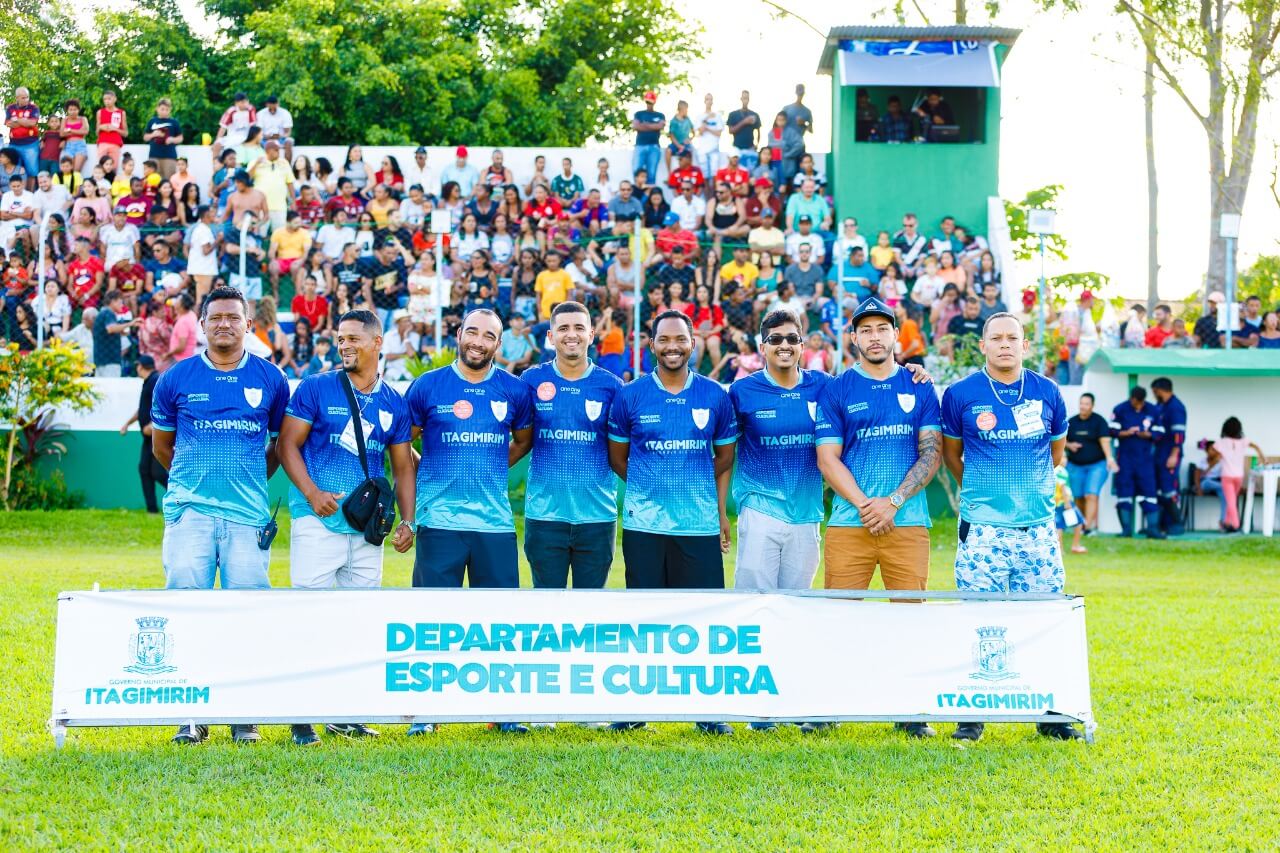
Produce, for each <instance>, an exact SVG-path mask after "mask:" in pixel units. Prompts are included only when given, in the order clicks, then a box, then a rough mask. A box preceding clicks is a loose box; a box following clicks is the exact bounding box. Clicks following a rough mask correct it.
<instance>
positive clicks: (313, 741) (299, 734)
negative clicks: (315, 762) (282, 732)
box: [289, 723, 320, 746]
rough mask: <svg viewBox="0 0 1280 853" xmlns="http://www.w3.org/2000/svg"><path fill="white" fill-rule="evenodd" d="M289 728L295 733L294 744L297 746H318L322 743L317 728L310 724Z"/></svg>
mask: <svg viewBox="0 0 1280 853" xmlns="http://www.w3.org/2000/svg"><path fill="white" fill-rule="evenodd" d="M289 728H290V730H291V731H292V732H293V742H294V744H295V745H297V746H316V745H317V744H319V743H320V736H319V735H317V734H316V730H315V728H314V727H313V726H312V725H311V724H310V723H300V724H298V725H294V726H290V727H289Z"/></svg>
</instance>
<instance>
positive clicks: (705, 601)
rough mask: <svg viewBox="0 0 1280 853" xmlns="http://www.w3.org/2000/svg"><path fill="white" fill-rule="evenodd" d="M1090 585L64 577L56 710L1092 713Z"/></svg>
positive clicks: (284, 717)
mask: <svg viewBox="0 0 1280 853" xmlns="http://www.w3.org/2000/svg"><path fill="white" fill-rule="evenodd" d="M1090 707H1091V706H1090V699H1089V672H1088V658H1087V648H1086V643H1085V627H1084V601H1083V599H1080V598H1069V599H1068V598H1064V599H1055V600H1045V601H976V602H975V601H965V602H957V601H948V602H944V603H938V602H934V601H930V602H928V603H924V604H910V603H889V602H884V601H850V600H841V599H830V598H820V597H806V596H794V595H782V594H759V593H738V592H724V593H680V592H628V591H612V590H608V591H549V590H519V591H516V590H368V591H354V590H353V591H321V592H306V591H297V590H262V591H221V590H219V591H207V592H206V591H164V590H156V591H134V592H68V593H63V594H62V595H61V596H60V598H59V602H58V635H57V650H56V662H55V672H54V685H53V723H54V725H55V727H60V726H66V725H72V726H77V725H79V726H91V725H139V724H144V725H145V724H160V723H174V722H182V721H185V720H196V721H198V722H228V723H231V722H245V723H266V722H275V723H280V722H291V721H296V722H302V721H315V722H323V721H330V722H340V721H361V722H376V721H382V722H394V721H404V722H408V721H422V722H429V721H440V722H443V721H537V720H582V721H592V720H764V719H777V720H823V719H825V720H856V719H861V720H886V719H895V720H909V719H924V720H946V719H951V720H966V719H971V720H1006V721H1015V720H1023V721H1030V720H1046V719H1053V718H1055V717H1058V716H1061V717H1067V718H1071V719H1074V720H1080V721H1085V722H1087V723H1089V722H1091V721H1092V715H1091V711H1090Z"/></svg>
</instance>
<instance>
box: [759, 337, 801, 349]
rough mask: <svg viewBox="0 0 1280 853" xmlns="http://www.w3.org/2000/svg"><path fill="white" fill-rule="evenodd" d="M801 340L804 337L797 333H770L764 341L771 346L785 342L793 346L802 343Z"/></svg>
mask: <svg viewBox="0 0 1280 853" xmlns="http://www.w3.org/2000/svg"><path fill="white" fill-rule="evenodd" d="M801 340H803V338H801V337H800V336H799V335H797V334H790V335H769V336H768V337H767V338H765V339H764V342H765V343H766V344H768V345H769V346H771V347H777V346H782V345H783V344H791V345H792V346H796V345H797V344H799V343H800V341H801Z"/></svg>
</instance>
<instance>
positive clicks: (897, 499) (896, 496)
mask: <svg viewBox="0 0 1280 853" xmlns="http://www.w3.org/2000/svg"><path fill="white" fill-rule="evenodd" d="M905 501H906V498H904V497H903V496H902V492H894V493H893V494H891V495H889V503H891V504H893V508H894V509H902V504H903V503H904V502H905Z"/></svg>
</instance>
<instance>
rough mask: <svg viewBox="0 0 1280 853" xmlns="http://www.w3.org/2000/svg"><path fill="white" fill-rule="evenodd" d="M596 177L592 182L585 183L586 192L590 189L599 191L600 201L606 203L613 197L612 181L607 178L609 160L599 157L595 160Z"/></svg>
mask: <svg viewBox="0 0 1280 853" xmlns="http://www.w3.org/2000/svg"><path fill="white" fill-rule="evenodd" d="M596 169H597V170H598V171H597V173H596V179H595V181H593V182H592V183H589V184H587V192H588V193H589V192H591V190H599V191H600V203H601V204H608V203H609V201H610V200H611V199H612V198H613V181H612V180H611V179H610V178H609V161H608V160H607V159H606V158H604V157H601V158H600V159H599V160H597V161H596Z"/></svg>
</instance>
